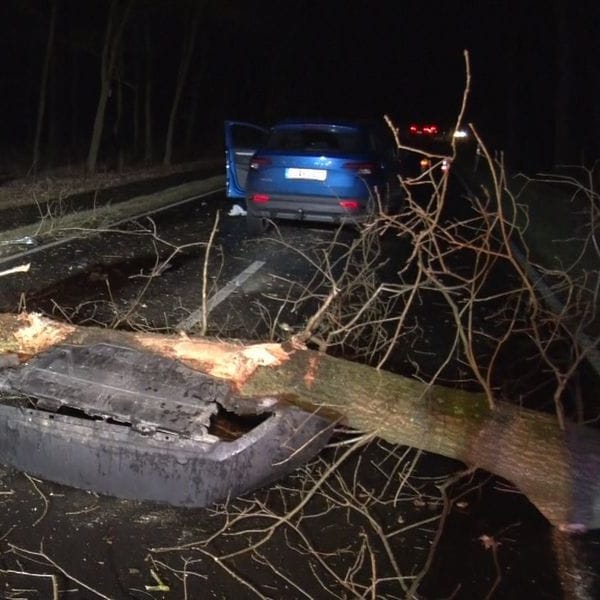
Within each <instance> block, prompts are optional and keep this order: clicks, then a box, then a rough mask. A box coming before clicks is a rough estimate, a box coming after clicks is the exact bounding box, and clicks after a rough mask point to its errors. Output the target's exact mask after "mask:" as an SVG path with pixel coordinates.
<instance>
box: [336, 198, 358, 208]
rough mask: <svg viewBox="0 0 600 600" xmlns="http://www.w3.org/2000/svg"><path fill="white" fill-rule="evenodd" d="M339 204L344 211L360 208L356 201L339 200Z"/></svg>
mask: <svg viewBox="0 0 600 600" xmlns="http://www.w3.org/2000/svg"><path fill="white" fill-rule="evenodd" d="M339 204H340V206H341V207H342V208H345V209H346V210H358V207H359V206H360V203H359V202H358V200H340V202H339Z"/></svg>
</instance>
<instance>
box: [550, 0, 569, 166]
mask: <svg viewBox="0 0 600 600" xmlns="http://www.w3.org/2000/svg"><path fill="white" fill-rule="evenodd" d="M571 10H572V7H571V6H570V5H569V4H568V3H567V1H566V0H554V15H555V21H556V32H557V35H556V75H557V77H556V79H557V86H556V95H555V98H554V121H555V125H554V164H555V165H557V164H570V162H571V161H572V159H573V156H572V154H573V153H572V138H573V133H572V126H571V121H572V117H571V89H572V87H573V81H572V74H571V73H572V70H573V69H572V67H573V65H572V56H571V55H572V49H571V27H570V22H569V11H571Z"/></svg>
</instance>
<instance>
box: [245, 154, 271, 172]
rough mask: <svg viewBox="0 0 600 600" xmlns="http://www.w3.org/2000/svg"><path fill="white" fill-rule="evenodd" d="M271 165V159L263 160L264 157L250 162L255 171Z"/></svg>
mask: <svg viewBox="0 0 600 600" xmlns="http://www.w3.org/2000/svg"><path fill="white" fill-rule="evenodd" d="M270 164H271V159H270V158H263V157H260V156H259V157H255V158H253V159H252V160H251V161H250V168H251V169H254V170H255V171H258V169H260V168H262V167H266V166H268V165H270Z"/></svg>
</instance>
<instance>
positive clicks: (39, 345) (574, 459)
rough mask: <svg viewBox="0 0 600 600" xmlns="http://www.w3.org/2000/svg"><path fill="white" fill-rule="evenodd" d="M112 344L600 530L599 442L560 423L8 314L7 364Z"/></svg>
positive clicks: (321, 358) (437, 389) (468, 398)
mask: <svg viewBox="0 0 600 600" xmlns="http://www.w3.org/2000/svg"><path fill="white" fill-rule="evenodd" d="M100 341H103V342H113V343H118V344H122V345H123V344H124V345H129V346H132V347H137V348H142V349H145V350H149V351H152V352H156V353H158V354H161V355H164V356H168V357H170V358H173V359H177V360H180V361H182V362H183V363H185V364H186V365H188V366H190V367H192V368H194V369H197V370H199V371H202V372H204V373H206V374H208V375H212V376H214V377H219V378H221V379H225V380H228V381H229V382H230V384H231V385H232V386H233V387H235V389H236V390H237V391H238V392H239V393H241V394H243V395H247V396H250V397H257V398H258V397H262V398H264V397H265V396H270V397H275V398H277V399H278V400H279V401H280V402H286V403H292V404H294V405H296V406H299V407H301V408H303V409H305V410H308V411H315V412H318V413H319V414H321V415H323V416H327V417H329V418H331V419H332V420H339V421H343V422H345V423H346V424H347V425H349V426H350V427H354V428H356V429H360V430H363V431H371V432H374V433H376V434H377V435H378V436H380V437H381V438H383V439H385V440H387V441H389V442H391V443H397V444H405V445H409V446H414V447H416V448H421V449H423V450H427V451H429V452H434V453H437V454H441V455H444V456H447V457H450V458H454V459H458V460H461V461H464V462H466V463H468V464H470V465H474V466H477V467H480V468H482V469H485V470H487V471H490V472H492V473H494V474H497V475H500V476H501V477H504V478H505V479H507V480H509V481H511V482H513V483H514V484H515V485H517V486H518V487H519V488H520V489H521V491H522V492H523V493H524V494H526V495H527V497H528V498H529V499H530V500H531V502H533V504H534V505H535V506H536V507H537V508H538V510H539V511H540V512H541V513H542V514H544V515H545V517H546V518H547V519H548V520H549V521H550V522H551V523H552V524H553V525H555V526H557V527H559V528H561V529H563V530H567V531H573V530H583V529H593V528H600V435H598V432H597V431H595V430H592V429H590V428H586V427H575V426H570V425H569V426H568V427H567V428H566V430H565V431H563V430H561V429H560V428H559V427H558V425H557V422H556V419H555V418H554V417H552V416H551V415H547V414H543V413H539V412H536V411H531V410H526V409H522V408H519V407H516V406H513V405H509V404H506V403H502V402H497V403H496V405H495V408H494V409H491V408H490V406H489V404H488V402H487V399H486V398H485V396H484V395H483V394H474V393H468V392H464V391H460V390H454V389H450V388H444V387H441V386H430V385H426V384H423V383H421V382H418V381H415V380H412V379H408V378H405V377H401V376H399V375H394V374H392V373H388V372H386V371H381V370H377V369H375V368H372V367H368V366H365V365H360V364H357V363H353V362H350V361H346V360H342V359H337V358H333V357H331V356H328V355H326V354H321V353H317V352H314V351H310V350H306V349H302V348H292V347H291V346H290V347H286V346H285V345H281V344H255V345H242V344H234V343H228V342H223V341H217V340H211V339H207V338H194V339H190V338H182V337H180V336H167V335H160V334H152V333H132V332H125V331H115V330H107V329H95V328H87V327H77V326H73V325H67V324H63V323H58V322H55V321H51V320H48V319H45V318H42V317H40V316H38V315H33V314H32V315H28V314H22V315H19V316H16V315H9V314H4V315H0V356H2V355H3V354H4V355H7V354H17V355H18V356H19V357H20V358H21V359H23V358H24V357H27V356H31V355H35V354H37V353H39V352H42V351H43V350H45V349H48V348H50V347H52V346H54V345H57V344H60V343H70V344H91V343H96V342H100Z"/></svg>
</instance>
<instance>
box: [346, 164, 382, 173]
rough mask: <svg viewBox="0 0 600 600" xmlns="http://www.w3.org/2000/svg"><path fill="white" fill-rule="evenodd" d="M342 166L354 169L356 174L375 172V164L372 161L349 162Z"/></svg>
mask: <svg viewBox="0 0 600 600" xmlns="http://www.w3.org/2000/svg"><path fill="white" fill-rule="evenodd" d="M344 168H345V169H350V170H351V171H355V172H356V174H357V175H373V173H374V172H375V165H374V164H372V163H364V162H349V163H346V164H345V165H344Z"/></svg>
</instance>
